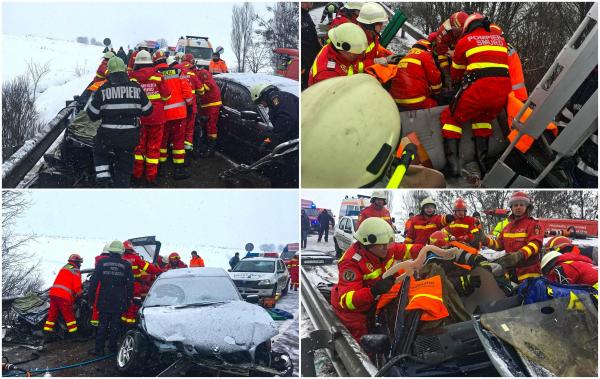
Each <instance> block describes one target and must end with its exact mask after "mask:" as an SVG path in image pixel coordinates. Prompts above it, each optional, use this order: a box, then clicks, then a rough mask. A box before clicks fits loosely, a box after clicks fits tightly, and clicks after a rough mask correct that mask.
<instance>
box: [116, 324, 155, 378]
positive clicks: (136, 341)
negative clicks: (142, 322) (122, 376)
mask: <svg viewBox="0 0 600 379" xmlns="http://www.w3.org/2000/svg"><path fill="white" fill-rule="evenodd" d="M147 347H148V341H147V340H146V337H145V336H144V335H143V334H142V333H140V331H139V330H130V331H128V332H127V334H125V338H123V342H122V343H121V346H120V347H119V352H118V353H117V368H118V369H119V372H121V373H134V372H136V371H138V370H140V369H141V368H142V367H143V365H144V363H145V362H146V351H147Z"/></svg>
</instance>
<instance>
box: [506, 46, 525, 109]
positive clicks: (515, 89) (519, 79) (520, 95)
mask: <svg viewBox="0 0 600 379" xmlns="http://www.w3.org/2000/svg"><path fill="white" fill-rule="evenodd" d="M507 46H508V74H509V75H510V84H511V85H512V93H514V94H515V97H516V98H517V99H519V100H521V101H522V102H525V101H526V100H527V87H525V77H524V76H523V66H522V65H521V58H519V54H518V53H517V50H516V49H515V48H514V47H513V46H512V45H511V44H510V43H507Z"/></svg>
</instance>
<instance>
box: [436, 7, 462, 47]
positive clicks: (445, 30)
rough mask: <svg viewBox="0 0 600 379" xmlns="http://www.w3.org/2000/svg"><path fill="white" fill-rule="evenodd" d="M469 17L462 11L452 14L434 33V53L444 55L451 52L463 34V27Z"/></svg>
mask: <svg viewBox="0 0 600 379" xmlns="http://www.w3.org/2000/svg"><path fill="white" fill-rule="evenodd" d="M468 17H469V15H468V14H467V13H465V12H463V11H460V12H456V13H453V14H452V15H451V16H450V17H448V19H447V20H445V21H444V22H443V23H442V25H440V27H439V28H438V30H437V31H436V32H435V33H436V34H435V36H434V37H435V45H436V53H437V54H439V55H444V54H446V53H447V52H448V51H449V50H453V49H454V48H455V45H456V44H457V42H458V40H459V39H460V37H461V36H462V34H463V27H464V24H465V22H466V20H467V18H468Z"/></svg>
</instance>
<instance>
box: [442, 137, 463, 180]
mask: <svg viewBox="0 0 600 379" xmlns="http://www.w3.org/2000/svg"><path fill="white" fill-rule="evenodd" d="M459 143H460V139H456V138H447V139H444V152H445V153H446V160H447V163H446V166H447V167H448V169H449V171H450V175H452V176H460V164H459V155H458V144H459Z"/></svg>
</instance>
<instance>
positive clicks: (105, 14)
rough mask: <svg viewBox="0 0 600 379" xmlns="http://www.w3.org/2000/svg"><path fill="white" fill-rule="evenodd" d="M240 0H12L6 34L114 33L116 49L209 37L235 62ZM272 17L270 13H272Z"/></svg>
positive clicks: (99, 36)
mask: <svg viewBox="0 0 600 379" xmlns="http://www.w3.org/2000/svg"><path fill="white" fill-rule="evenodd" d="M234 4H242V3H241V2H239V3H234V2H198V1H194V2H167V1H161V2H156V1H144V2H136V1H129V2H119V3H118V2H114V1H112V0H107V1H103V2H93V1H77V2H65V1H62V2H46V1H45V2H6V1H3V3H2V32H3V33H4V34H13V35H26V34H33V35H37V36H43V37H52V38H59V39H66V40H75V38H77V37H79V36H84V37H88V38H92V37H93V38H95V39H96V40H98V41H102V40H103V39H104V38H106V37H108V38H110V39H111V41H112V45H113V47H114V48H115V51H116V50H117V49H118V48H119V46H123V48H124V49H126V48H127V45H129V46H131V47H132V48H133V47H134V46H135V45H136V44H137V43H138V42H140V41H142V40H157V39H159V38H165V39H166V40H167V41H168V42H169V45H170V46H175V44H176V43H177V40H178V39H179V37H180V36H185V35H194V36H203V37H209V41H211V43H212V45H213V48H216V47H217V46H223V48H224V49H225V52H224V54H223V55H222V56H221V58H223V59H225V61H226V62H227V64H228V65H229V66H231V67H233V66H234V65H235V64H236V63H235V55H234V54H233V53H232V50H231V46H230V32H231V14H232V8H233V5H234ZM252 4H253V7H254V12H255V13H257V14H258V15H261V16H263V17H265V16H268V15H269V13H270V12H268V11H267V8H266V6H267V5H272V4H273V3H267V2H252ZM266 18H268V17H266Z"/></svg>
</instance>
